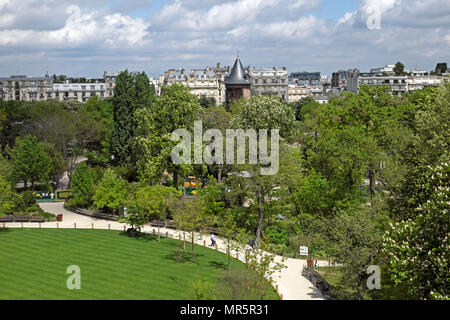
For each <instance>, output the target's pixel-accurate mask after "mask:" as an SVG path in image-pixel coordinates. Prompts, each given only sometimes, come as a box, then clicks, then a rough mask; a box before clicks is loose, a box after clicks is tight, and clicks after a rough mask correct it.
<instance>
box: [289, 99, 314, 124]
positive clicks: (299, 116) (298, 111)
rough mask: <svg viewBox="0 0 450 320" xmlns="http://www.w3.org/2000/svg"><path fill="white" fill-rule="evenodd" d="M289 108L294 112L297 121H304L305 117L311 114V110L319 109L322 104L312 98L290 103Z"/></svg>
mask: <svg viewBox="0 0 450 320" xmlns="http://www.w3.org/2000/svg"><path fill="white" fill-rule="evenodd" d="M289 106H290V107H291V108H292V109H293V110H294V113H295V119H296V120H297V121H303V120H304V115H305V114H306V113H309V112H311V110H314V109H317V108H319V107H320V104H319V103H318V102H317V101H315V100H314V99H313V98H312V97H306V98H302V99H301V100H299V101H296V102H292V103H290V104H289Z"/></svg>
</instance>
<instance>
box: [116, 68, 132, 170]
mask: <svg viewBox="0 0 450 320" xmlns="http://www.w3.org/2000/svg"><path fill="white" fill-rule="evenodd" d="M135 99H136V88H135V84H134V77H133V75H132V74H130V73H128V70H125V71H123V72H121V73H120V74H119V76H118V77H117V81H116V86H115V88H114V98H113V101H112V102H113V108H114V126H113V130H112V137H111V151H112V154H113V156H114V163H115V164H118V165H126V164H129V163H130V162H131V154H132V141H133V136H134V129H135V123H134V120H133V115H134V112H135V111H136V100H135Z"/></svg>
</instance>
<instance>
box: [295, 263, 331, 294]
mask: <svg viewBox="0 0 450 320" xmlns="http://www.w3.org/2000/svg"><path fill="white" fill-rule="evenodd" d="M302 275H303V276H304V277H305V278H306V279H308V280H309V281H311V283H312V284H313V285H314V287H316V288H317V289H318V290H319V291H320V292H321V293H322V295H323V296H324V297H325V298H326V299H328V300H334V299H335V298H334V295H333V287H332V286H331V285H330V284H329V283H328V282H327V281H326V280H325V279H324V278H323V277H322V276H321V275H320V273H318V272H317V271H316V270H315V269H313V268H304V269H303V270H302Z"/></svg>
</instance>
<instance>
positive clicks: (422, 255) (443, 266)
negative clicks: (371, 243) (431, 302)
mask: <svg viewBox="0 0 450 320" xmlns="http://www.w3.org/2000/svg"><path fill="white" fill-rule="evenodd" d="M422 184H423V187H424V189H428V190H430V191H431V194H430V196H429V198H428V199H427V200H426V201H424V202H423V203H422V204H420V205H419V206H418V207H417V209H416V210H415V212H414V214H413V215H411V216H413V218H411V219H409V220H406V221H405V220H404V221H400V222H396V223H393V224H391V225H390V226H391V228H390V229H389V230H388V231H387V232H386V234H385V237H384V241H383V251H384V252H385V253H386V255H387V257H388V259H389V270H390V272H391V276H392V278H393V280H394V281H395V283H397V284H399V283H401V282H404V281H406V282H407V284H408V288H409V291H410V294H411V295H413V296H414V297H417V298H420V299H433V298H437V299H449V296H450V286H449V282H448V279H449V277H450V272H449V268H448V261H449V260H450V242H449V238H448V235H449V234H450V228H449V226H450V224H449V221H450V202H449V199H450V187H449V186H450V162H448V161H447V162H444V163H442V164H440V165H438V166H435V167H432V168H431V167H430V168H429V172H427V174H424V179H423V181H422Z"/></svg>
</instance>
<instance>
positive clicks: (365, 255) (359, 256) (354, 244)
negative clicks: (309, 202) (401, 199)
mask: <svg viewBox="0 0 450 320" xmlns="http://www.w3.org/2000/svg"><path fill="white" fill-rule="evenodd" d="M386 221H387V218H386V215H385V214H384V213H383V210H382V209H381V208H379V207H378V206H373V207H372V208H368V207H361V206H356V207H350V208H347V210H345V211H341V212H339V213H338V214H337V215H336V216H335V217H334V218H333V219H330V220H328V221H327V220H324V221H323V223H324V224H325V226H324V229H325V230H326V231H325V234H324V236H325V237H327V238H328V239H329V243H330V244H331V248H330V249H329V253H330V254H331V256H332V257H334V258H335V262H336V263H340V264H342V265H343V271H344V276H343V279H342V281H344V282H345V283H346V284H347V285H348V286H349V287H350V288H353V289H356V290H357V293H358V298H359V299H362V298H363V294H364V280H365V279H366V278H367V268H368V267H369V266H370V265H371V264H372V263H373V261H374V259H375V258H376V257H377V256H378V255H379V253H380V251H381V248H380V244H381V242H382V238H383V233H384V230H385V224H386Z"/></svg>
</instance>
